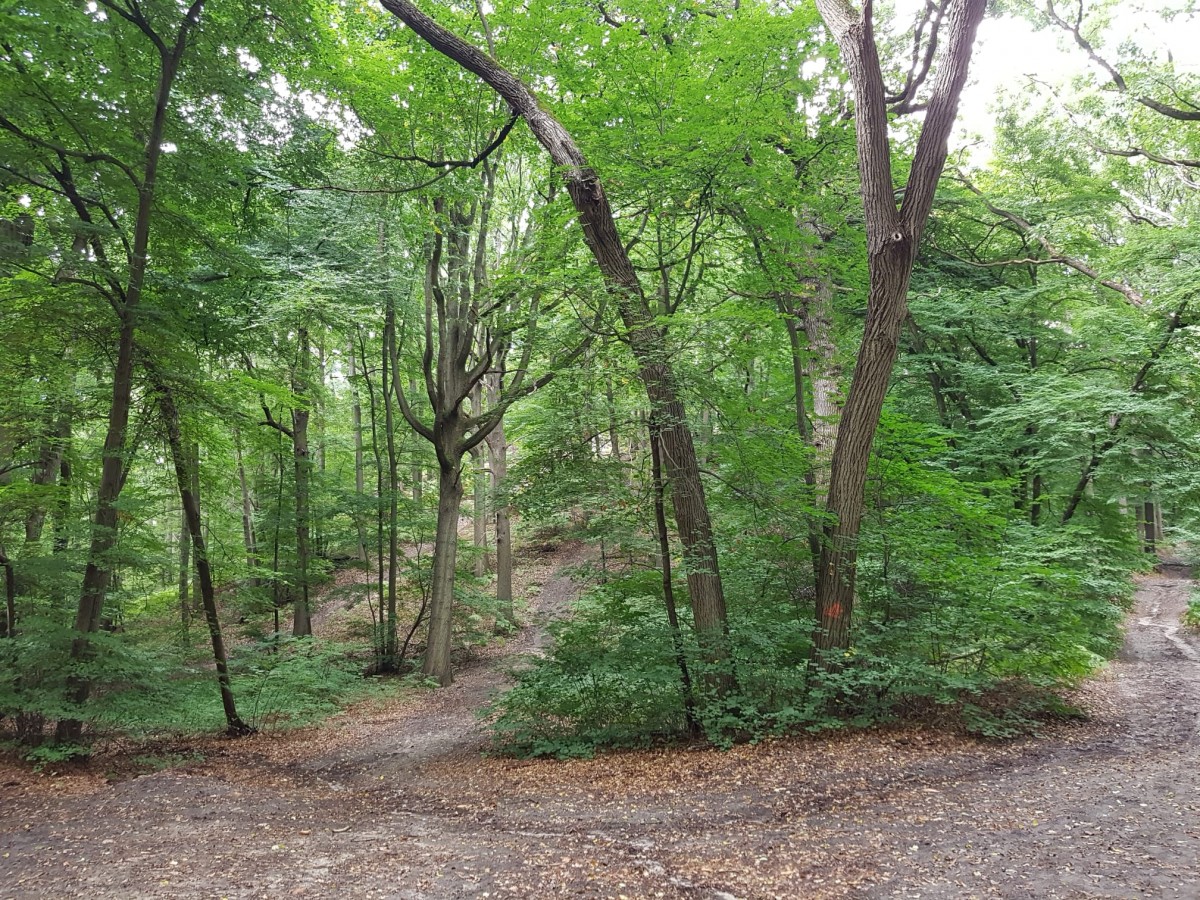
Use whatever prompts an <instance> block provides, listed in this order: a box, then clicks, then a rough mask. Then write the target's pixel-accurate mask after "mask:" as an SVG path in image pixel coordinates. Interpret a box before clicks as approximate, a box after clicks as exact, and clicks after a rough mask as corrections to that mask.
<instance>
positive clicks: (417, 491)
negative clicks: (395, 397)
mask: <svg viewBox="0 0 1200 900" xmlns="http://www.w3.org/2000/svg"><path fill="white" fill-rule="evenodd" d="M408 393H409V394H410V395H413V396H415V395H416V393H417V380H416V379H415V378H410V379H408ZM410 477H411V478H412V501H413V505H414V506H416V507H417V508H418V509H420V507H421V500H422V490H423V489H424V484H425V467H424V466H422V465H421V460H420V459H419V458H418V456H417V454H416V453H413V463H412V475H411V476H410Z"/></svg>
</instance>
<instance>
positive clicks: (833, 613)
mask: <svg viewBox="0 0 1200 900" xmlns="http://www.w3.org/2000/svg"><path fill="white" fill-rule="evenodd" d="M841 617H842V604H840V603H834V604H833V605H832V606H827V607H825V618H827V619H840V618H841Z"/></svg>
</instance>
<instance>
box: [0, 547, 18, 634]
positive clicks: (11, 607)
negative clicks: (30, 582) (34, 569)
mask: <svg viewBox="0 0 1200 900" xmlns="http://www.w3.org/2000/svg"><path fill="white" fill-rule="evenodd" d="M0 567H3V569H4V633H3V634H2V635H0V637H10V638H11V637H16V636H17V575H16V572H14V571H13V564H12V560H10V559H9V558H8V554H7V553H5V552H4V549H3V548H0Z"/></svg>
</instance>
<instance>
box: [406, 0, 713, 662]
mask: <svg viewBox="0 0 1200 900" xmlns="http://www.w3.org/2000/svg"><path fill="white" fill-rule="evenodd" d="M383 6H384V8H385V9H387V10H388V11H390V12H392V13H393V14H394V15H395V16H397V18H399V19H400V20H402V21H403V22H404V23H405V24H406V25H408V26H409V27H410V28H411V29H412V30H413V31H414V32H415V33H416V34H418V35H419V36H420V37H421V38H422V39H424V40H425V41H427V42H428V43H429V44H430V45H431V46H432V47H433V48H434V49H435V50H437V51H438V52H440V53H442V54H443V55H445V56H447V57H449V58H450V59H452V60H454V61H455V62H457V63H458V64H459V65H461V66H462V67H463V68H465V69H467V70H468V71H470V72H473V73H474V74H476V75H478V76H479V77H480V78H481V79H482V80H483V81H484V82H486V83H487V84H488V85H489V86H490V87H491V88H492V89H493V90H495V91H496V93H497V94H499V95H500V96H501V97H502V98H503V99H504V100H505V101H506V102H507V103H508V104H509V106H510V107H511V109H512V110H513V112H514V113H516V114H518V115H520V116H521V117H522V118H524V119H525V122H526V124H527V125H528V126H529V129H530V131H532V132H533V135H534V137H535V138H536V139H537V141H538V143H540V144H541V145H542V147H544V148H545V150H546V151H547V153H549V155H550V158H551V160H552V161H553V162H554V164H555V165H556V166H558V167H559V168H560V170H561V171H560V174H561V177H562V178H563V179H564V180H565V182H566V187H567V192H568V194H569V195H570V197H571V201H572V203H573V205H574V207H575V209H576V212H577V213H578V214H579V222H580V226H581V227H582V229H583V237H584V241H585V243H586V244H587V246H588V249H589V250H590V251H591V253H592V255H593V257H594V258H595V260H596V264H597V266H598V268H599V270H600V272H601V274H602V276H603V277H604V279H605V282H606V284H607V285H608V288H609V290H610V292H611V295H612V296H613V298H614V300H615V302H616V305H617V308H618V311H619V313H620V315H621V319H622V321H623V323H624V325H625V329H626V339H627V340H628V342H629V345H630V347H631V349H632V351H633V354H634V357H635V359H636V360H637V363H638V373H639V377H640V378H641V381H642V383H643V384H644V385H645V388H646V394H647V397H648V398H649V401H650V407H651V409H652V410H653V412H654V416H655V420H656V422H657V425H658V429H659V432H658V433H659V439H660V441H661V447H662V452H663V463H664V466H665V469H666V472H667V476H668V479H669V480H670V482H671V485H672V501H673V505H674V511H675V518H676V523H677V525H678V530H679V537H680V541H681V543H682V544H683V550H684V563H685V567H686V570H687V578H688V586H689V589H690V593H691V600H692V611H693V618H694V621H695V625H696V631H697V636H698V638H699V640H700V642H701V645H702V646H703V647H704V649H705V653H706V656H707V657H708V658H709V660H710V662H713V663H720V664H722V665H723V664H724V661H725V660H727V659H728V640H727V638H728V623H727V617H726V610H725V595H724V592H723V590H722V586H721V576H720V568H719V566H718V560H717V549H716V545H715V543H714V541H713V534H712V525H711V521H710V519H709V515H708V507H707V504H706V502H705V496H704V485H703V482H702V481H701V478H700V467H699V463H698V461H697V458H696V449H695V446H694V443H693V440H692V434H691V431H690V430H689V429H688V424H687V417H686V416H685V414H684V406H683V403H682V401H681V400H680V397H679V391H678V388H677V385H676V381H675V377H674V373H673V372H672V370H671V366H670V364H669V362H668V360H667V358H666V355H665V348H666V337H667V335H666V330H665V328H664V327H663V326H662V325H660V324H658V323H657V321H656V317H655V315H654V312H653V310H652V309H651V306H650V304H649V302H648V301H647V298H646V295H645V292H644V290H643V287H642V284H641V282H640V281H639V280H638V277H637V273H636V272H635V270H634V268H633V264H632V263H631V261H630V258H629V254H628V253H627V252H626V250H625V245H624V243H623V241H622V240H621V237H620V234H619V233H618V231H617V227H616V223H615V221H614V220H613V215H612V209H611V207H610V205H609V202H608V197H607V196H606V195H605V192H604V188H603V186H602V185H601V183H600V179H599V178H598V177H597V175H596V173H595V171H593V170H592V168H591V167H590V166H589V165H588V161H587V159H586V158H585V156H584V155H583V153H582V152H581V151H580V149H579V147H578V146H577V145H576V144H575V141H574V139H573V138H572V137H571V135H570V133H568V132H567V130H566V129H565V128H564V127H563V126H562V124H561V123H560V122H559V121H558V120H557V119H555V118H554V116H552V115H551V114H550V113H549V112H547V111H546V110H545V109H543V108H542V107H541V105H540V104H539V103H538V101H537V99H536V98H535V97H534V95H533V93H532V92H531V91H530V90H529V88H527V87H526V86H525V84H524V83H522V82H521V80H520V79H518V78H517V77H516V76H514V75H513V74H512V73H511V72H509V71H508V70H507V69H505V68H504V67H503V66H501V65H500V64H499V63H497V62H496V61H495V60H494V59H492V58H491V57H490V56H488V55H487V54H485V53H484V52H483V51H481V50H479V49H478V48H477V47H474V46H472V45H471V44H469V43H467V42H466V41H464V40H462V39H461V38H459V37H458V36H456V35H454V34H452V33H451V32H449V31H447V30H446V29H445V28H442V27H441V26H440V25H438V24H437V23H436V22H435V21H434V20H433V19H431V18H430V17H429V16H427V15H425V14H424V13H422V12H421V11H420V10H419V9H418V8H417V7H416V6H414V5H413V4H412V3H410V2H407V0H383ZM722 680H723V682H724V683H728V677H723V679H722Z"/></svg>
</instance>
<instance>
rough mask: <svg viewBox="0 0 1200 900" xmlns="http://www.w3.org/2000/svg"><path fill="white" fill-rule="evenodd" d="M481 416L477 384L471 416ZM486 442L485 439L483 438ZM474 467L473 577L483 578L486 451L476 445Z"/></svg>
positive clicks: (485, 561) (485, 562)
mask: <svg viewBox="0 0 1200 900" xmlns="http://www.w3.org/2000/svg"><path fill="white" fill-rule="evenodd" d="M482 414H483V386H482V384H478V385H476V386H475V390H473V391H472V392H471V415H473V416H475V417H476V418H478V417H479V416H480V415H482ZM484 440H485V441H486V440H487V439H486V438H484ZM471 459H472V460H473V461H474V466H473V468H472V471H471V527H472V531H473V534H472V537H473V538H474V545H475V577H476V578H483V577H484V576H485V575H487V573H488V569H489V568H491V559H490V558H489V555H490V554H489V553H488V540H487V481H486V479H487V467H488V461H487V451H486V449H485V447H484V445H483V444H477V445H476V446H475V448H474V449H473V450H472V451H471Z"/></svg>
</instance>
